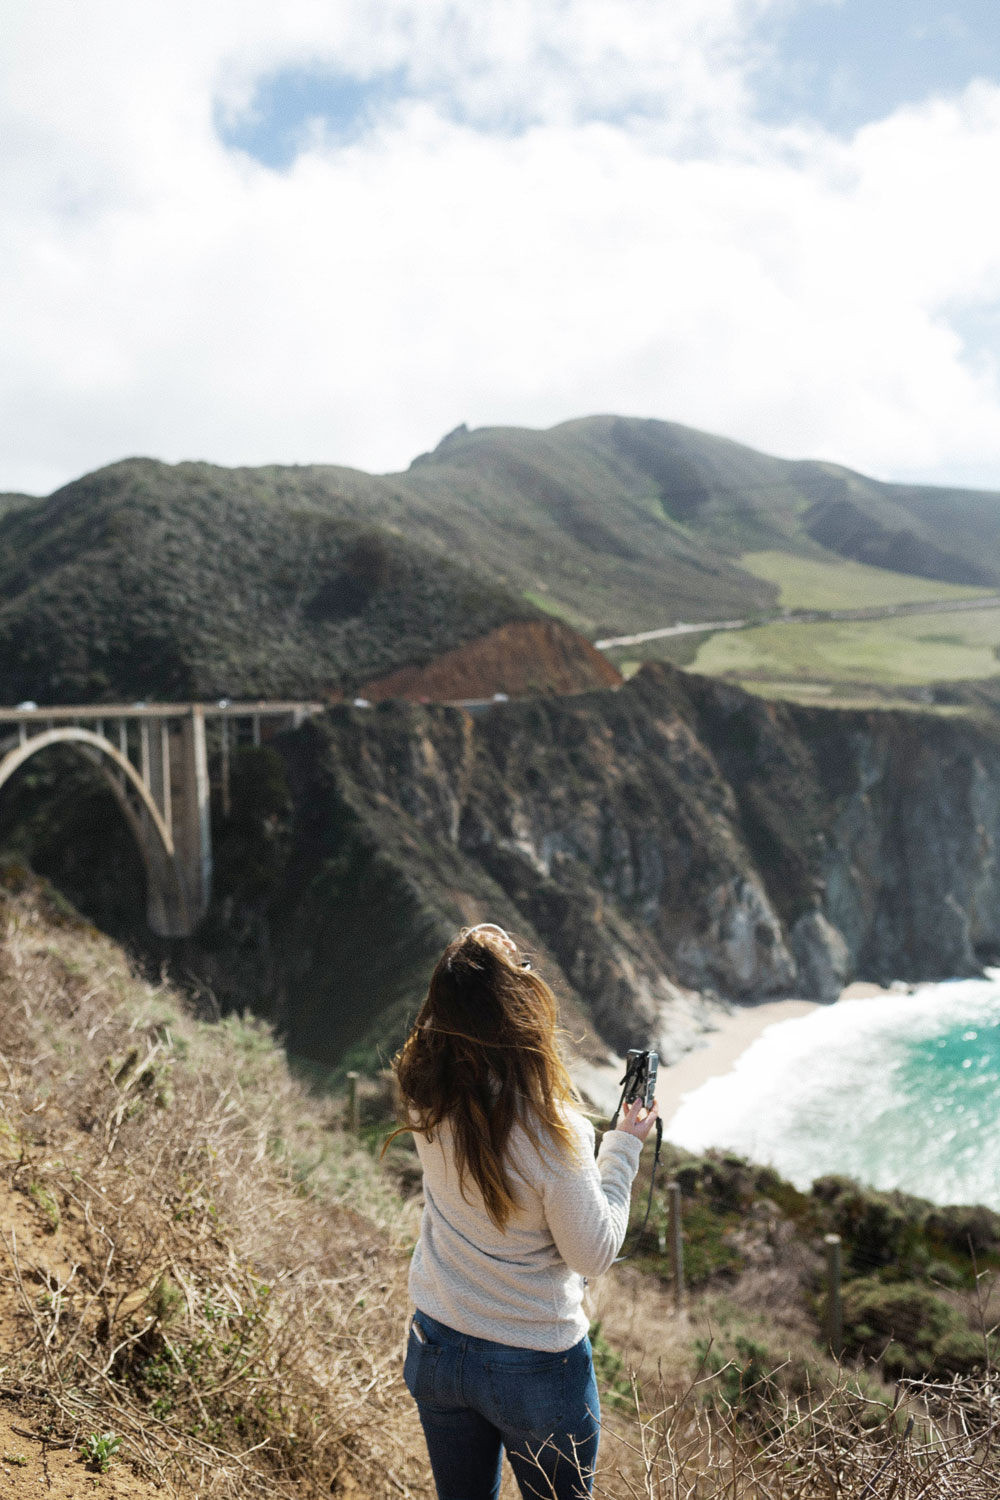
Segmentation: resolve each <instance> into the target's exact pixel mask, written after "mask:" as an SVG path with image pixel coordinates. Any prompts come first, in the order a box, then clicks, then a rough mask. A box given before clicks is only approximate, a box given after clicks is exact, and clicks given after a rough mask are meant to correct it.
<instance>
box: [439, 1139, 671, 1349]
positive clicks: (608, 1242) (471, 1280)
mask: <svg viewBox="0 0 1000 1500" xmlns="http://www.w3.org/2000/svg"><path fill="white" fill-rule="evenodd" d="M567 1118H568V1120H569V1123H570V1126H571V1129H572V1131H573V1135H574V1138H575V1151H574V1153H573V1155H572V1156H571V1155H569V1154H568V1153H567V1152H566V1151H565V1150H564V1149H563V1148H562V1147H557V1145H556V1144H555V1143H553V1142H549V1141H548V1140H547V1139H546V1138H545V1136H544V1134H543V1135H542V1140H543V1142H544V1144H543V1145H542V1146H541V1147H540V1148H538V1149H536V1147H535V1146H534V1145H533V1144H532V1142H531V1140H530V1138H529V1136H528V1135H527V1133H526V1132H525V1131H524V1130H523V1128H522V1127H521V1126H519V1125H515V1127H514V1129H513V1130H512V1132H511V1136H510V1141H509V1143H508V1147H507V1164H508V1169H509V1170H508V1178H509V1181H510V1184H511V1189H512V1191H513V1194H514V1198H515V1201H516V1205H517V1208H516V1211H515V1213H513V1214H512V1215H511V1218H510V1219H509V1220H508V1222H507V1226H506V1228H505V1229H503V1230H502V1231H501V1230H499V1229H497V1227H496V1225H495V1224H494V1223H493V1221H492V1220H491V1219H490V1217H489V1215H488V1214H487V1212H486V1209H485V1207H484V1205H483V1200H482V1196H481V1194H480V1192H479V1189H478V1188H477V1187H476V1184H475V1182H474V1180H473V1179H472V1177H471V1176H470V1175H469V1174H468V1173H466V1181H465V1196H464V1197H463V1195H462V1192H461V1189H460V1187H459V1182H458V1169H457V1167H456V1165H455V1159H454V1154H453V1147H452V1136H451V1131H450V1129H449V1127H448V1125H447V1122H445V1123H444V1124H443V1125H442V1126H441V1127H440V1128H438V1129H436V1130H435V1131H434V1133H433V1134H434V1139H433V1140H432V1141H428V1140H426V1138H425V1137H424V1136H422V1135H421V1134H420V1133H419V1131H417V1132H415V1133H414V1135H415V1139H416V1143H417V1152H418V1154H419V1156H420V1162H421V1165H422V1166H423V1169H424V1212H423V1218H422V1220H421V1225H420V1239H419V1241H418V1243H417V1247H416V1249H415V1250H414V1252H413V1260H412V1263H411V1266H410V1296H411V1297H412V1299H413V1301H414V1303H415V1304H416V1306H417V1307H418V1308H419V1309H420V1311H421V1312H425V1313H427V1314H428V1316H429V1317H432V1318H436V1319H437V1320H438V1322H441V1323H445V1324H447V1326H448V1327H449V1328H454V1329H456V1330H457V1331H458V1332H459V1333H467V1334H472V1335H473V1336H475V1337H476V1338H484V1339H492V1340H493V1341H494V1342H495V1343H498V1344H513V1345H515V1346H516V1347H517V1348H521V1349H544V1350H548V1351H551V1352H552V1353H560V1352H562V1351H563V1350H565V1349H570V1348H572V1346H573V1345H574V1344H575V1343H578V1342H579V1340H580V1339H581V1338H582V1337H583V1335H584V1334H585V1333H586V1332H587V1327H588V1324H587V1318H586V1316H585V1315H584V1312H583V1308H582V1302H583V1286H584V1277H590V1276H600V1275H601V1273H602V1272H604V1271H606V1270H607V1269H608V1267H609V1266H610V1265H611V1263H612V1261H613V1260H614V1258H615V1256H616V1255H617V1254H618V1252H619V1250H620V1249H621V1247H622V1242H623V1241H624V1239H625V1231H626V1229H627V1228H628V1214H629V1198H630V1195H631V1192H632V1182H633V1179H634V1177H635V1174H636V1170H637V1168H638V1166H639V1156H640V1153H641V1151H642V1142H641V1141H639V1140H638V1139H637V1138H636V1137H635V1136H634V1135H627V1134H626V1133H625V1131H623V1130H609V1131H607V1133H606V1134H605V1136H604V1139H603V1140H602V1141H601V1149H600V1151H599V1153H598V1156H597V1160H596V1161H595V1160H594V1139H595V1137H594V1127H593V1126H592V1125H591V1124H590V1122H589V1120H586V1119H584V1117H583V1115H581V1114H578V1113H577V1112H576V1111H575V1110H570V1111H567Z"/></svg>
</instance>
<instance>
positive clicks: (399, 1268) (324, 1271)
mask: <svg viewBox="0 0 1000 1500" xmlns="http://www.w3.org/2000/svg"><path fill="white" fill-rule="evenodd" d="M51 917H52V913H51V912H49V913H48V914H46V913H44V912H43V911H42V910H41V909H40V907H39V904H38V900H37V898H36V897H33V896H28V895H13V896H11V895H5V896H3V897H0V923H2V927H3V931H4V937H3V942H2V947H0V1015H2V1016H3V1018H4V1023H3V1033H2V1036H3V1042H2V1053H0V1132H2V1139H3V1142H4V1145H5V1151H4V1152H3V1153H0V1154H5V1155H6V1156H7V1160H6V1161H2V1160H0V1173H2V1175H3V1176H4V1177H5V1178H6V1180H7V1182H8V1183H9V1184H11V1185H12V1186H13V1187H14V1188H15V1189H19V1190H20V1191H21V1192H22V1193H24V1194H25V1195H26V1196H28V1197H29V1201H30V1202H31V1203H32V1204H33V1205H34V1207H35V1218H36V1219H37V1220H38V1221H39V1224H40V1228H41V1230H42V1232H43V1233H44V1234H45V1235H46V1236H48V1237H49V1245H48V1250H47V1253H46V1252H45V1249H44V1246H43V1250H42V1252H41V1253H40V1252H39V1248H38V1243H37V1242H36V1241H32V1243H31V1244H30V1245H26V1244H24V1243H23V1240H22V1243H20V1244H19V1243H18V1237H17V1232H16V1230H12V1231H11V1232H10V1233H5V1234H4V1237H3V1245H2V1249H0V1275H2V1277H3V1280H2V1282H0V1291H2V1293H3V1294H4V1296H5V1306H6V1307H7V1309H8V1315H9V1319H10V1321H11V1323H12V1324H13V1326H14V1328H15V1329H16V1337H15V1338H14V1339H13V1340H10V1339H7V1340H4V1343H5V1344H10V1345H12V1350H11V1353H10V1354H9V1355H8V1356H7V1357H6V1359H5V1362H4V1365H3V1367H2V1371H0V1378H2V1382H3V1386H4V1388H5V1389H6V1391H7V1392H8V1393H10V1392H17V1393H19V1394H20V1395H22V1396H23V1397H34V1398H35V1399H36V1400H37V1402H38V1403H39V1404H40V1405H45V1406H47V1407H48V1410H49V1420H50V1421H52V1422H54V1423H55V1424H56V1425H57V1427H58V1428H59V1429H60V1430H62V1431H65V1432H66V1433H68V1434H72V1435H79V1434H80V1433H83V1432H89V1431H91V1430H93V1429H94V1428H95V1427H96V1428H98V1429H101V1430H103V1429H106V1428H113V1429H114V1430H115V1431H116V1432H117V1433H119V1434H121V1435H123V1436H124V1437H125V1439H126V1443H127V1448H128V1451H129V1453H130V1455H131V1456H132V1457H133V1458H138V1459H140V1460H141V1461H142V1464H143V1465H144V1467H146V1468H147V1469H148V1470H149V1471H150V1472H151V1473H152V1474H153V1475H154V1476H156V1477H157V1478H159V1479H160V1480H161V1481H163V1482H165V1483H167V1484H169V1486H170V1487H171V1488H175V1489H179V1490H184V1489H193V1490H196V1491H197V1492H198V1493H206V1494H220V1495H225V1496H231V1497H234V1500H236V1497H241V1500H242V1497H245V1496H246V1497H249V1496H251V1495H253V1496H259V1495H264V1494H266V1495H269V1496H292V1495H295V1496H304V1495H309V1494H320V1493H322V1494H324V1495H329V1494H330V1493H331V1491H333V1492H337V1489H338V1476H340V1479H339V1488H340V1489H342V1490H345V1491H350V1490H351V1489H352V1488H353V1489H354V1490H356V1491H358V1492H363V1493H364V1494H366V1495H372V1496H382V1495H387V1496H388V1495H411V1494H412V1495H419V1494H424V1493H426V1492H427V1485H426V1480H425V1478H424V1473H423V1470H424V1463H423V1456H422V1453H421V1450H420V1442H419V1431H418V1429H417V1428H416V1425H415V1422H414V1420H413V1413H412V1409H411V1403H410V1402H409V1398H408V1396H407V1395H406V1392H405V1390H404V1388H403V1386H402V1382H401V1380H400V1379H399V1373H398V1372H399V1370H400V1368H401V1360H402V1354H401V1351H402V1342H403V1336H404V1327H405V1321H406V1293H405V1272H406V1254H405V1248H404V1247H405V1242H406V1240H407V1238H408V1237H412V1235H413V1233H414V1231H415V1222H414V1217H413V1214H412V1212H410V1213H409V1214H407V1211H406V1210H405V1208H402V1207H401V1205H400V1203H399V1200H398V1198H397V1197H396V1195H395V1194H393V1193H392V1192H391V1191H390V1189H389V1187H388V1186H387V1185H386V1184H385V1183H383V1182H382V1181H380V1179H379V1177H378V1175H377V1174H376V1173H374V1172H373V1171H372V1170H371V1167H370V1164H369V1159H368V1158H367V1156H366V1154H365V1153H364V1152H362V1151H360V1149H359V1148H357V1147H355V1146H352V1145H351V1144H349V1143H348V1142H346V1141H345V1139H344V1137H343V1135H342V1134H341V1133H340V1131H339V1128H338V1127H337V1125H336V1124H335V1122H334V1121H333V1120H332V1119H331V1118H330V1117H329V1111H328V1110H327V1111H324V1108H323V1107H322V1106H321V1105H320V1104H318V1103H317V1102H316V1101H314V1100H312V1099H310V1098H308V1096H306V1095H305V1094H304V1092H303V1090H302V1089H301V1088H300V1087H299V1086H298V1085H297V1084H296V1083H295V1081H294V1080H293V1079H292V1078H291V1077H290V1076H289V1074H288V1070H287V1068H286V1067H285V1065H284V1061H283V1059H282V1056H281V1054H280V1052H279V1051H278V1050H277V1049H276V1048H275V1047H274V1046H273V1043H272V1042H271V1040H270V1038H269V1037H268V1035H267V1034H266V1032H265V1031H264V1030H263V1029H262V1028H260V1027H258V1026H256V1025H254V1024H252V1023H247V1022H243V1021H237V1020H232V1019H231V1020H228V1021H223V1022H221V1023H219V1024H217V1025H205V1024H199V1023H197V1022H195V1021H193V1020H191V1019H190V1018H189V1017H187V1016H185V1014H184V1012H183V1009H182V1007H181V1006H180V1004H179V1003H178V1001H177V999H176V998H175V997H173V996H172V995H170V994H169V993H167V992H165V991H164V990H162V989H159V988H157V987H154V986H149V985H144V984H142V983H140V982H139V981H137V980H136V979H135V978H134V977H133V976H132V975H131V974H130V973H129V971H128V968H127V965H126V963H125V961H124V959H123V957H122V955H121V954H120V953H119V952H118V951H117V950H116V949H115V948H114V947H113V946H112V945H111V944H109V943H107V942H105V941H104V940H102V939H100V938H98V937H97V936H96V935H95V934H93V933H92V932H91V931H89V930H86V929H82V928H80V926H79V925H78V924H73V923H72V922H69V923H65V924H64V925H63V926H62V927H61V929H60V930H59V931H58V932H57V934H56V935H55V937H56V940H54V935H53V928H52V926H51Z"/></svg>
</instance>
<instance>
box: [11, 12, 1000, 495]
mask: <svg viewBox="0 0 1000 1500" xmlns="http://www.w3.org/2000/svg"><path fill="white" fill-rule="evenodd" d="M763 4H764V0H761V3H760V4H758V5H753V4H751V3H749V0H747V3H741V0H674V3H672V4H671V5H670V6H669V7H668V6H664V5H663V3H662V0H618V3H617V4H615V3H611V0H535V3H534V4H533V5H528V4H527V3H526V0H505V3H497V4H495V5H492V6H481V5H480V6H476V5H474V4H473V3H472V0H461V3H458V0H408V3H402V0H384V3H383V4H382V5H380V6H379V7H377V8H373V7H371V6H370V4H368V3H366V4H364V5H362V4H361V3H360V0H343V3H341V4H337V5H332V6H331V5H330V4H329V0H324V3H322V4H314V3H312V0H284V3H283V4H282V5H280V6H275V5H273V4H266V5H265V4H263V3H262V0H241V3H238V4H237V3H236V0H202V3H200V4H194V3H192V0H186V3H180V0H172V3H171V4H170V5H169V6H168V5H167V4H166V3H165V0H158V3H153V0H147V3H146V4H144V5H142V6H136V5H135V4H133V3H130V4H125V3H121V0H91V3H89V4H88V5H87V6H85V7H84V6H79V5H72V4H69V3H59V0H51V3H49V4H47V5H46V6H44V7H41V6H37V5H35V4H31V3H30V0H29V3H21V4H12V3H8V4H7V5H6V6H5V7H4V8H5V9H6V11H7V12H8V18H7V19H8V21H9V23H10V24H9V26H7V27H6V28H5V29H6V30H7V33H8V37H9V38H10V43H9V47H8V61H7V69H8V71H7V76H6V78H5V80H4V81H3V83H2V85H0V132H2V134H3V138H4V140H5V143H6V149H5V152H4V160H3V164H2V165H0V195H2V199H3V207H4V222H5V231H4V238H3V241H2V243H0V285H2V286H3V287H4V288H5V289H6V290H5V293H4V298H3V303H2V305H0V339H2V341H3V347H4V350H5V355H6V358H5V361H4V367H3V372H2V374H0V422H2V427H3V430H4V432H5V433H6V434H7V441H6V444H5V450H4V452H3V463H2V469H0V488H2V487H11V488H14V487H25V488H29V489H38V490H44V489H47V488H49V487H51V486H52V485H53V484H55V483H57V482H59V481H62V480H65V479H67V478H70V477H72V476H74V475H75V474H77V473H79V472H81V471H83V470H84V469H86V468H88V467H94V466H97V465H99V464H101V463H104V462H108V461H110V460H112V459H114V458H116V457H120V456H122V455H123V454H125V453H134V452H147V453H151V454H153V455H155V456H159V457H163V458H167V459H178V458H182V457H206V458H210V459H214V460H216V461H219V462H228V463H258V462H267V461H297V462H313V461H317V462H318V461H325V462H344V463H354V464H358V465H360V466H363V467H368V468H375V469H385V468H390V467H396V466H402V465H404V464H405V463H406V462H407V461H408V459H409V458H410V457H411V456H412V455H413V454H414V453H416V452H418V451H420V450H422V449H424V448H426V447H428V446H430V445H432V444H433V442H434V441H436V439H437V437H438V436H440V434H441V433H443V432H444V431H446V430H448V429H450V428H451V427H453V426H455V424H456V423H457V422H459V421H468V422H469V423H470V424H472V425H479V424H494V423H503V422H513V423H524V424H528V425H539V426H541V425H546V424H548V423H550V422H554V421H558V420H561V419H564V418H567V417H572V416H578V415H583V414H585V413H587V412H590V411H598V410H600V411H623V412H628V413H635V414H639V415H649V416H662V417H667V418H672V419H676V420H680V421H686V422H689V423H692V424H693V425H696V426H700V427H704V428H707V429H709V430H714V431H719V432H724V433H726V434H728V435H730V436H733V437H737V438H740V439H742V440H743V441H747V442H750V443H754V444H756V445H757V446H760V447H763V448H765V449H769V450H771V451H775V452H782V453H787V454H793V455H797V456H820V457H830V458H835V459H839V460H841V461H843V462H848V463H851V464H852V465H854V466H855V467H858V468H862V469H867V470H869V471H871V472H876V473H880V474H884V475H887V476H888V475H920V474H924V475H926V476H928V477H930V476H937V477H942V478H944V477H947V476H948V475H950V474H951V475H954V476H955V477H956V478H963V477H964V478H965V479H966V480H968V481H970V482H975V481H979V482H984V483H985V482H991V483H994V484H997V485H998V486H1000V420H998V419H1000V386H998V381H997V374H996V369H995V367H991V366H990V364H989V362H988V361H987V362H984V361H982V360H981V359H979V360H977V361H975V362H974V361H972V360H967V359H966V358H965V355H964V348H963V345H962V341H961V339H960V338H959V337H958V336H957V334H956V333H955V332H954V331H953V330H952V328H951V326H950V323H949V315H950V313H951V311H952V310H953V309H954V308H956V307H958V306H961V307H962V308H963V310H964V315H965V317H966V318H968V316H969V315H970V310H971V315H973V316H974V312H975V308H976V307H977V305H980V304H985V303H987V302H989V301H991V300H995V299H997V297H998V293H1000V240H998V235H997V231H996V227H995V225H994V223H993V220H994V218H995V213H994V211H993V208H992V203H991V201H990V184H991V182H992V180H993V179H994V177H995V175H996V164H997V157H998V152H1000V90H997V89H995V88H991V87H989V86H987V85H985V84H979V85H976V86H975V87H973V88H970V89H969V90H968V91H967V92H966V94H965V95H963V96H962V97H961V98H960V99H954V100H951V101H948V102H945V101H937V102H934V103H931V104H928V105H925V106H922V107H911V108H909V109H907V110H901V111H898V112H897V113H896V114H894V115H893V116H891V117H890V118H888V119H886V120H884V121H881V122H879V123H877V124H875V125H871V126H869V127H867V128H866V129H865V130H863V131H862V132H860V133H859V134H858V135H857V136H856V137H855V138H854V139H853V140H851V141H849V142H842V141H836V140H834V139H832V138H830V137H828V136H825V135H824V134H823V133H822V132H821V131H819V130H818V129H817V130H815V131H814V132H809V131H807V130H804V129H802V128H799V129H798V130H796V131H794V132H793V131H789V130H785V131H778V130H775V129H773V128H768V127H765V126H763V125H761V124H760V123H759V122H756V121H755V120H754V119H753V117H752V115H751V114H750V113H749V105H748V97H749V96H748V94H747V93H746V91H745V87H744V70H743V68H742V66H741V59H743V60H745V59H746V58H747V57H749V56H750V55H751V54H750V50H749V49H750V47H751V42H750V40H749V38H750V33H749V31H748V27H749V25H750V23H751V22H752V20H753V17H754V15H755V14H756V13H757V11H758V10H760V9H762V8H763ZM373 10H374V13H375V16H376V21H375V23H374V24H373V23H372V19H371V18H372V15H373ZM316 63H323V64H325V65H329V66H330V67H336V68H338V69H340V70H341V71H346V72H351V71H353V72H355V73H357V74H358V75H359V76H364V75H365V74H374V73H378V72H385V71H387V70H391V69H393V68H396V67H399V66H402V65H403V64H405V65H406V66H407V68H408V70H409V77H410V79H411V86H412V88H413V90H414V96H413V97H412V98H410V99H408V100H407V99H403V100H398V101H397V102H396V104H395V105H394V106H393V107H392V109H391V110H390V111H389V112H388V113H387V115H386V117H385V118H384V119H383V121H382V122H381V123H380V125H379V126H378V127H377V128H376V129H375V130H374V131H373V132H372V133H370V134H369V135H368V136H366V137H365V138H364V139H363V140H361V141H358V142H356V143H354V144H353V145H351V146H349V147H344V148H340V147H338V146H337V145H336V144H335V143H331V142H326V141H324V139H323V137H322V133H320V135H319V136H318V137H317V139H316V140H315V141H314V143H313V145H312V146H311V148H310V149H309V150H308V151H306V152H305V153H304V154H303V155H301V156H300V157H299V159H298V161H297V162H296V164H295V166H294V168H293V169H292V170H291V171H289V172H288V173H287V174H284V175H278V174H275V173H273V172H270V171H268V170H267V169H265V168H263V167H260V166H259V165H258V164H256V163H254V162H252V161H250V160H249V159H248V158H245V157H243V156H241V155H239V154H238V153H233V152H229V151H227V150H225V149H224V148H223V146H222V145H221V143H220V142H219V140H218V139H217V137H216V135H215V133H214V128H213V118H214V111H215V109H216V107H217V104H218V101H219V100H220V99H221V100H223V102H224V103H225V104H226V106H227V107H228V108H230V109H231V110H236V109H239V108H245V107H246V106H247V104H248V102H249V101H250V100H251V99H252V96H253V83H254V80H255V79H256V78H258V77H260V76H261V75H263V74H266V73H268V72H271V71H273V70H274V69H276V68H279V67H282V66H286V65H288V66H290V65H296V66H306V65H313V64H316ZM653 100H658V101H659V102H660V103H659V110H658V112H656V113H652V114H651V113H650V109H649V106H650V102H651V101H653ZM639 104H641V105H642V110H641V111H639V112H638V113H636V112H635V111H636V109H637V106H638V105H639ZM505 110H507V111H508V113H509V112H511V111H513V113H515V114H517V115H518V116H519V117H520V118H521V119H522V121H526V120H527V121H528V123H527V124H522V128H521V129H519V130H518V131H517V132H516V133H513V134H511V133H506V134H505V133H503V132H501V131H495V130H492V129H490V128H488V126H489V124H490V122H491V121H495V120H496V119H498V118H499V117H500V116H501V115H503V113H504V111H505ZM601 116H604V117H605V118H604V119H603V121H602V119H601V118H599V117H601ZM595 117H597V118H595ZM14 148H16V149H14Z"/></svg>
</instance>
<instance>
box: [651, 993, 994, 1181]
mask: <svg viewBox="0 0 1000 1500" xmlns="http://www.w3.org/2000/svg"><path fill="white" fill-rule="evenodd" d="M665 1133H666V1135H667V1137H668V1139H670V1140H673V1141H676V1142H677V1143H678V1144H679V1145H683V1146H686V1147H688V1149H689V1150H692V1151H703V1150H705V1149H706V1148H708V1147H709V1146H717V1147H722V1148H726V1149H730V1150H735V1151H738V1152H740V1153H741V1154H743V1155H745V1156H749V1157H751V1158H752V1159H753V1160H755V1161H760V1162H769V1163H771V1164H772V1165H773V1166H774V1167H776V1168H777V1170H778V1171H779V1172H781V1173H782V1175H783V1176H785V1177H788V1178H790V1179H791V1181H793V1182H794V1183H796V1184H797V1185H798V1186H800V1187H803V1188H804V1187H808V1185H809V1184H810V1183H811V1182H812V1181H813V1179H814V1178H816V1177H819V1176H821V1175H823V1174H824V1173H827V1172H839V1173H844V1174H846V1175H848V1176H851V1177H856V1178H858V1179H859V1180H860V1181H862V1182H867V1183H870V1184H871V1185H872V1186H874V1187H879V1188H901V1189H902V1190H903V1191H904V1192H909V1193H916V1194H919V1195H920V1196H921V1197H925V1198H930V1199H932V1200H933V1201H935V1202H937V1203H985V1204H988V1205H989V1206H990V1207H992V1208H995V1209H1000V971H996V970H993V971H990V974H989V977H988V978H987V979H985V980H954V981H949V982H947V983H944V984H933V985H923V986H921V987H920V988H919V989H918V990H916V991H915V992H914V993H913V994H899V995H897V994H893V995H887V996H879V997H876V998H873V999H869V1000H842V1001H839V1002H838V1003H837V1004H836V1005H833V1006H829V1007H823V1008H822V1009H819V1010H816V1011H813V1012H812V1013H810V1014H809V1015H808V1016H804V1017H801V1018H799V1019H796V1020H790V1021H781V1022H778V1023H777V1024H776V1025H774V1026H770V1027H768V1029H767V1030H766V1031H765V1032H764V1033H763V1035H762V1036H761V1037H760V1038H759V1039H758V1040H757V1041H756V1042H754V1043H753V1045H752V1046H751V1047H749V1048H748V1049H747V1051H746V1052H745V1053H744V1054H743V1056H742V1057H741V1058H740V1059H739V1061H738V1062H737V1064H736V1066H735V1068H734V1069H733V1071H732V1072H731V1073H729V1074H727V1075H726V1076H725V1077H722V1078H713V1079H711V1080H709V1082H707V1083H706V1084H704V1085H703V1086H702V1087H701V1088H700V1089H697V1090H696V1091H695V1092H694V1093H692V1094H689V1095H688V1096H687V1097H686V1098H685V1100H684V1101H683V1102H682V1104H681V1107H680V1109H679V1110H678V1111H677V1113H676V1115H675V1116H674V1118H673V1119H672V1120H670V1121H668V1122H667V1126H666V1131H665Z"/></svg>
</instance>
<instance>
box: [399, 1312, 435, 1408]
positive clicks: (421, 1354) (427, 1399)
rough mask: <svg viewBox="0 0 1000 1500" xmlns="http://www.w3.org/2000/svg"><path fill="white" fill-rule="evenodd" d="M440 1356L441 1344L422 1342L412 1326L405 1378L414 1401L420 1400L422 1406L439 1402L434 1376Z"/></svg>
mask: <svg viewBox="0 0 1000 1500" xmlns="http://www.w3.org/2000/svg"><path fill="white" fill-rule="evenodd" d="M440 1358H441V1345H440V1344H424V1343H421V1341H420V1340H419V1339H418V1337H417V1335H416V1334H415V1333H414V1331H413V1329H412V1328H411V1329H410V1337H409V1339H408V1340H407V1344H406V1360H405V1362H404V1364H403V1379H404V1381H405V1382H406V1389H407V1390H408V1391H409V1393H410V1395H411V1396H412V1397H413V1399H414V1401H419V1403H420V1405H421V1406H434V1405H436V1404H437V1403H436V1402H435V1399H434V1376H435V1374H436V1372H437V1367H438V1361H439V1360H440ZM397 1368H398V1366H397Z"/></svg>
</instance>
